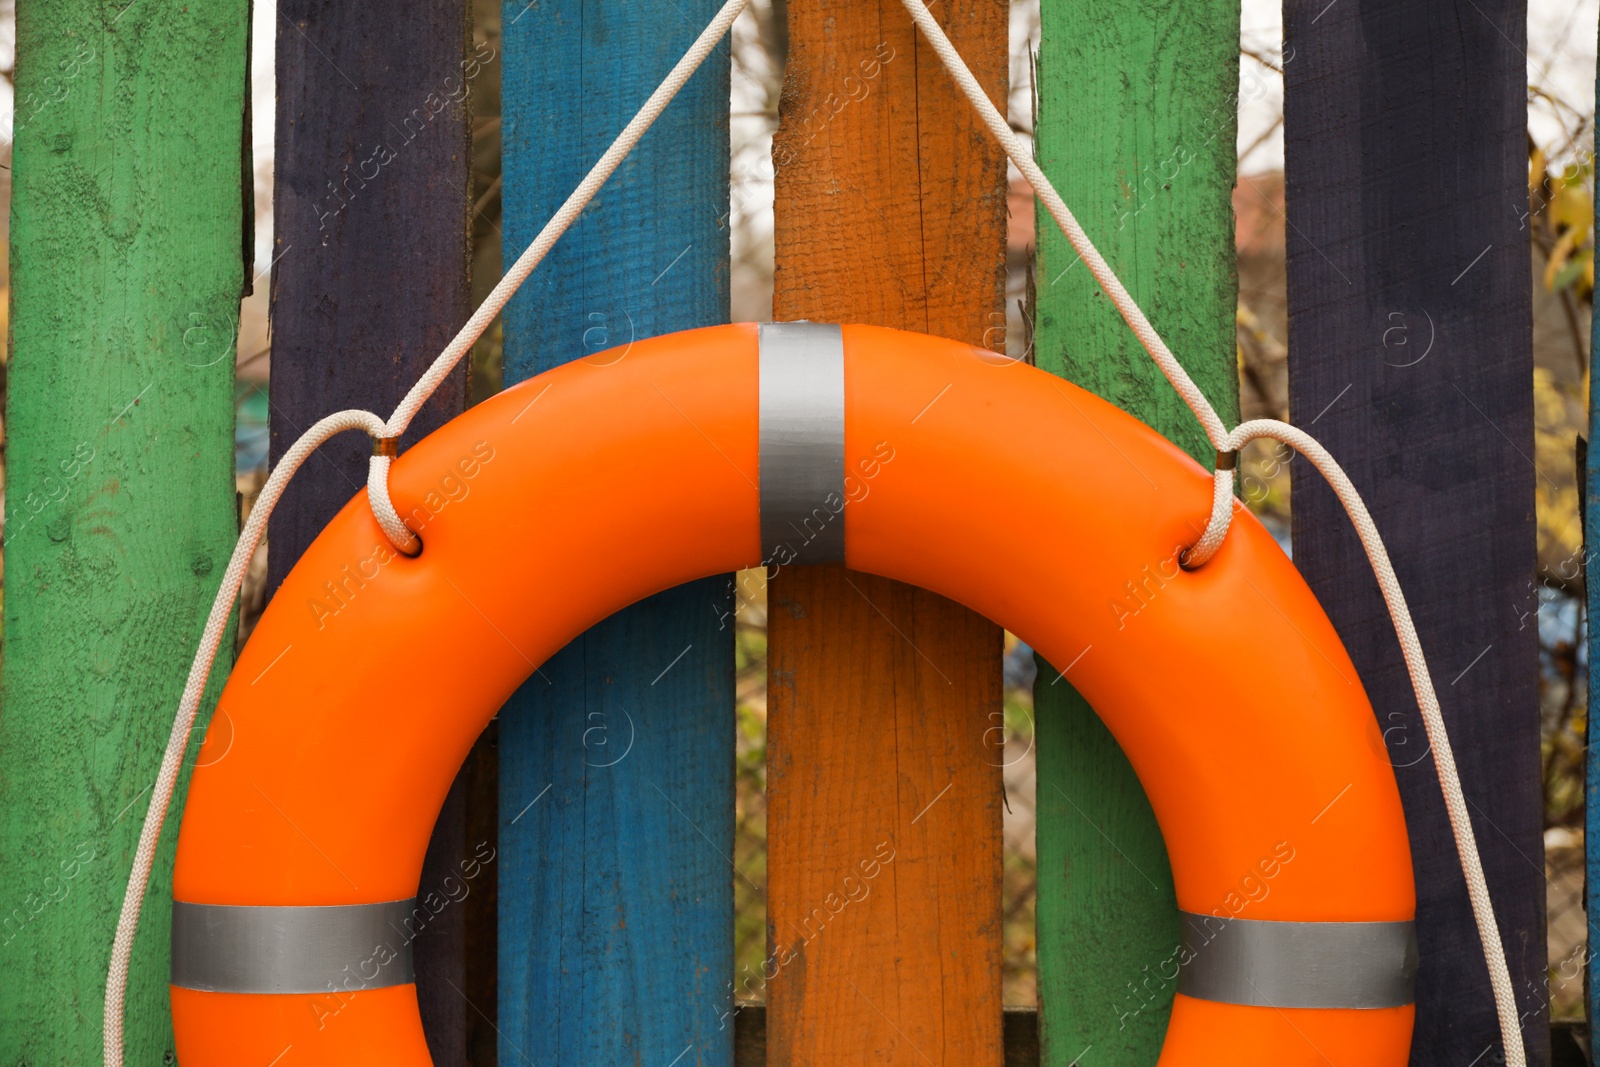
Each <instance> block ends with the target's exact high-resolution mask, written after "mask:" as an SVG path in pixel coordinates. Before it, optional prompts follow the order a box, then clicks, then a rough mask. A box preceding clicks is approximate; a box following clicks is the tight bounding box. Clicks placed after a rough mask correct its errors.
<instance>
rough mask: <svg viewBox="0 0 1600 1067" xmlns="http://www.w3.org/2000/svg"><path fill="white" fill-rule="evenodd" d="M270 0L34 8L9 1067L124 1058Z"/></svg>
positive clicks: (212, 535) (168, 1039)
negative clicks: (257, 39) (256, 26)
mask: <svg viewBox="0 0 1600 1067" xmlns="http://www.w3.org/2000/svg"><path fill="white" fill-rule="evenodd" d="M248 10H249V5H248V4H246V3H244V2H242V0H241V2H238V3H228V2H219V3H209V4H191V5H189V6H187V7H183V6H180V5H170V4H164V3H159V2H150V0H146V2H145V3H143V4H130V5H126V6H124V5H122V4H117V5H111V6H104V5H84V4H75V3H63V2H58V0H41V2H39V3H34V4H28V5H26V6H25V7H24V8H23V9H22V10H20V11H18V13H17V43H18V63H17V82H16V87H17V97H16V99H17V105H16V120H15V121H16V130H15V133H16V145H15V156H14V159H13V163H14V167H15V171H14V175H15V189H14V195H13V198H12V203H11V211H12V234H11V268H12V276H13V280H14V288H13V289H12V293H11V299H12V318H11V335H10V345H11V355H10V365H9V368H8V369H9V375H10V381H9V385H10V396H9V398H8V406H7V411H6V423H7V427H6V428H7V431H8V437H9V441H8V449H7V456H6V459H7V470H6V483H7V484H6V504H7V507H6V524H5V549H6V560H5V562H6V572H7V573H6V579H7V582H6V593H7V594H8V595H7V596H6V603H5V636H6V648H5V654H6V671H5V681H4V711H3V713H0V886H3V887H4V901H3V905H0V975H3V977H0V1061H4V1062H5V1063H7V1064H17V1063H31V1064H68V1063H70V1064H87V1063H98V1062H100V1057H101V1004H102V997H103V995H104V988H105V975H106V963H107V960H108V958H109V955H110V950H111V938H112V933H113V931H114V930H115V928H116V923H117V914H118V910H119V908H120V906H121V903H122V895H123V888H124V886H125V884H126V882H127V878H128V872H129V869H130V868H131V866H132V861H133V853H134V849H135V847H136V845H137V841H138V837H139V830H140V826H141V824H142V822H143V819H144V814H145V808H146V804H147V802H148V798H149V789H150V786H151V784H152V782H153V781H154V779H155V775H156V768H157V766H158V764H159V763H160V761H161V753H162V750H163V748H164V747H165V744H166V737H167V732H168V730H169V729H170V727H171V722H172V714H173V711H174V710H175V708H176V706H177V702H178V696H179V693H180V692H181V691H182V689H183V684H184V679H185V676H186V675H187V673H188V669H189V660H190V658H191V656H192V655H193V649H194V643H195V641H196V639H197V638H198V637H199V634H200V630H201V628H202V626H203V625H204V622H205V617H206V613H207V611H208V610H209V608H210V606H211V599H212V597H213V595H214V594H215V592H216V588H217V584H218V582H219V581H220V580H221V578H222V571H223V568H224V567H225V566H226V564H227V561H228V554H229V551H230V550H231V548H232V546H233V540H234V536H235V533H236V528H237V527H236V523H237V521H238V520H237V516H236V512H235V505H234V484H233V447H232V438H233V363H234V343H233V342H234V336H235V330H236V324H237V321H238V315H239V298H240V294H241V292H242V291H243V290H244V289H245V287H246V285H247V284H248V281H249V274H248V273H247V270H248V267H247V265H246V258H245V257H246V255H247V254H248V253H247V252H246V248H248V241H245V242H244V244H243V245H241V236H242V235H245V234H248V232H249V229H250V221H249V220H248V219H247V218H245V217H244V215H243V205H245V204H246V203H248V196H247V195H241V190H248V188H249V182H250V167H249V160H248V143H247V142H245V141H244V139H243V134H244V131H245V130H246V129H247V124H246V122H245V118H244V116H245V113H246V86H247V81H246V72H247V70H248V57H247V51H248V42H247V19H248ZM241 163H242V164H243V166H241ZM222 666H223V669H222V670H219V671H218V672H217V674H216V678H215V682H216V683H217V684H214V685H213V686H212V690H211V691H212V693H213V694H214V693H215V692H216V690H217V688H218V687H219V685H220V682H221V677H222V675H224V674H226V661H224V663H223V664H222ZM208 709H209V701H208ZM182 804H183V793H182V789H181V788H180V791H179V794H178V796H177V797H176V798H175V800H174V802H173V805H174V808H175V809H181V807H182ZM176 831H177V819H176V818H174V819H171V820H169V821H168V823H167V832H166V834H165V835H164V837H163V845H162V848H161V850H160V852H159V853H158V858H157V860H156V866H155V873H154V876H153V878H152V879H151V883H150V889H149V894H148V897H147V899H146V902H145V910H144V917H143V921H142V923H141V924H140V933H139V937H138V938H137V940H136V941H135V944H134V954H133V967H132V972H131V974H130V976H129V987H128V999H127V1015H126V1020H127V1025H126V1031H127V1045H126V1048H127V1055H128V1062H129V1063H136V1064H159V1063H162V1062H167V1063H170V1062H172V1047H173V1044H172V1033H171V1029H172V1028H171V1022H170V1017H169V1015H168V1005H167V974H168V956H167V926H168V917H169V914H170V900H171V896H172V880H171V864H172V845H173V842H174V841H175V840H176Z"/></svg>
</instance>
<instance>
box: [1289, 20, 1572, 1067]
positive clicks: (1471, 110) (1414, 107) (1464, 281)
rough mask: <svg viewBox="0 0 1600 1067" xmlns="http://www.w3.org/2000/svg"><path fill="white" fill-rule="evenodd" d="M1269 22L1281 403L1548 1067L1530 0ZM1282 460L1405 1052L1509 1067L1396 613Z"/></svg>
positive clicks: (1400, 669) (1402, 685)
mask: <svg viewBox="0 0 1600 1067" xmlns="http://www.w3.org/2000/svg"><path fill="white" fill-rule="evenodd" d="M1285 22H1286V45H1287V48H1286V62H1285V64H1284V69H1285V76H1286V98H1285V133H1286V155H1287V181H1288V218H1289V225H1288V270H1289V314H1290V318H1289V352H1290V363H1289V371H1290V375H1289V381H1290V408H1291V410H1292V411H1293V412H1294V417H1295V421H1296V422H1297V423H1298V424H1299V425H1300V426H1302V427H1304V428H1306V429H1308V430H1310V431H1311V432H1312V433H1314V434H1316V435H1317V436H1318V437H1319V438H1320V439H1321V440H1322V441H1323V442H1324V443H1325V444H1326V445H1327V446H1328V447H1329V448H1330V449H1331V450H1332V452H1333V454H1334V455H1335V457H1337V458H1338V460H1339V462H1340V463H1341V464H1343V465H1344V467H1345V469H1346V470H1348V471H1349V473H1350V476H1351V478H1352V479H1354V481H1355V484H1356V486H1357V487H1358V488H1359V489H1360V490H1361V492H1362V493H1363V495H1364V496H1365V497H1366V500H1367V503H1368V505H1369V506H1370V507H1371V509H1372V512H1373V515H1374V517H1375V518H1376V520H1377V523H1378V526H1379V529H1380V530H1381V531H1382V533H1383V536H1384V538H1385V540H1386V541H1387V543H1388V546H1389V550H1390V552H1391V553H1392V555H1393V557H1394V564H1395V569H1396V570H1397V572H1398V573H1399V576H1400V579H1401V582H1402V583H1403V584H1404V586H1405V589H1406V593H1407V597H1408V600H1409V602H1410V604H1411V609H1412V611H1413V613H1414V615H1415V619H1416V624H1417V629H1418V631H1419V632H1420V634H1421V637H1422V642H1423V646H1424V648H1425V649H1426V651H1427V653H1428V655H1429V657H1430V664H1431V667H1432V670H1433V677H1434V683H1435V685H1436V686H1437V687H1438V689H1439V692H1440V698H1441V700H1442V702H1443V705H1444V714H1445V718H1446V720H1447V722H1448V724H1449V726H1450V729H1451V731H1452V738H1453V742H1454V749H1455V754H1456V760H1457V763H1458V764H1459V766H1460V769H1461V777H1462V784H1463V786H1464V788H1465V791H1466V795H1467V799H1468V801H1469V804H1470V805H1471V811H1472V818H1473V826H1474V829H1475V831H1476V833H1477V838H1478V842H1479V845H1480V848H1481V850H1482V854H1483V862H1484V867H1485V869H1486V870H1487V873H1488V878H1489V885H1490V888H1491V890H1492V891H1493V893H1494V897H1495V903H1496V905H1497V913H1498V915H1499V921H1500V929H1501V933H1502V938H1503V941H1504V943H1505V947H1506V953H1507V955H1508V957H1509V960H1510V966H1511V974H1512V979H1513V982H1514V983H1515V985H1516V989H1517V993H1518V997H1519V999H1520V1001H1521V1006H1522V1008H1523V1011H1524V1014H1523V1023H1524V1027H1525V1033H1526V1036H1527V1044H1528V1049H1529V1063H1530V1064H1536V1065H1541V1067H1542V1065H1545V1064H1548V1063H1549V1062H1550V1041H1549V1032H1548V1024H1547V1021H1546V1019H1547V1014H1548V1013H1547V1007H1546V998H1545V994H1544V986H1545V979H1544V973H1545V966H1546V963H1545V951H1546V949H1545V914H1544V910H1545V885H1544V871H1543V866H1542V864H1543V842H1542V836H1541V831H1542V796H1541V790H1540V758H1539V717H1538V710H1537V709H1538V691H1537V690H1538V675H1537V671H1538V663H1537V647H1536V644H1535V637H1536V635H1535V629H1534V626H1533V625H1532V614H1531V612H1532V611H1533V610H1534V608H1535V606H1536V605H1535V602H1534V594H1533V585H1532V579H1533V576H1534V567H1535V560H1534V536H1535V534H1534V514H1533V498H1534V494H1533V489H1534V479H1535V478H1536V477H1538V474H1537V472H1536V471H1535V469H1534V467H1533V463H1532V460H1531V457H1532V455H1533V413H1532V376H1533V357H1532V338H1531V328H1530V317H1529V316H1530V311H1529V293H1530V284H1531V283H1530V279H1529V250H1528V234H1527V231H1526V229H1524V228H1523V227H1522V225H1521V220H1522V218H1523V217H1524V212H1525V211H1526V205H1527V195H1528V194H1527V152H1526V144H1527V135H1526V124H1527V107H1526V93H1525V82H1526V77H1527V74H1526V66H1527V60H1526V58H1525V56H1524V55H1523V51H1524V48H1525V42H1524V36H1525V34H1524V27H1525V22H1526V5H1525V2H1524V0H1466V2H1460V0H1414V2H1410V3H1404V4H1396V3H1393V2H1391V0H1338V2H1335V3H1331V4H1330V3H1328V2H1327V0H1308V2H1306V3H1298V2H1295V3H1289V4H1286V5H1285ZM1293 471H1294V476H1293V491H1294V549H1295V560H1296V562H1297V563H1298V564H1299V566H1300V569H1301V571H1302V572H1303V573H1304V574H1305V576H1306V578H1307V579H1308V580H1309V581H1310V583H1311V586H1312V588H1313V589H1314V590H1315V591H1316V593H1317V595H1318V596H1319V597H1320V598H1321V600H1322V603H1323V605H1324V606H1325V607H1326V608H1327V610H1328V613H1329V615H1330V616H1331V617H1332V619H1333V622H1334V624H1335V625H1336V626H1337V627H1338V628H1339V632H1340V634H1341V635H1342V636H1343V638H1344V640H1345V643H1346V645H1347V646H1348V647H1349V650H1350V654H1351V656H1352V657H1353V658H1354V660H1355V663H1356V666H1357V668H1358V669H1359V670H1360V672H1361V678H1362V681H1363V682H1364V683H1365V685H1366V687H1367V690H1368V692H1369V693H1370V695H1371V697H1372V701H1373V706H1374V707H1375V708H1376V709H1377V713H1378V717H1379V723H1378V725H1379V727H1380V728H1381V729H1382V730H1383V732H1384V736H1385V737H1386V739H1387V741H1388V750H1389V755H1390V757H1391V760H1392V762H1393V763H1394V764H1395V766H1396V775H1397V777H1398V779H1399V782H1400V790H1401V795H1402V798H1403V799H1404V802H1405V805H1406V819H1407V823H1408V826H1409V828H1410V831H1411V847H1412V854H1413V857H1414V863H1415V867H1416V874H1417V894H1418V904H1417V932H1418V941H1419V943H1420V949H1421V954H1422V958H1421V970H1420V971H1419V973H1418V976H1417V1029H1416V1037H1415V1039H1414V1041H1413V1044H1412V1059H1411V1062H1412V1063H1413V1064H1415V1065H1418V1067H1433V1065H1438V1067H1465V1065H1467V1064H1474V1063H1477V1064H1488V1063H1499V1062H1502V1061H1501V1060H1500V1059H1499V1058H1498V1057H1499V1055H1500V1053H1499V1028H1498V1025H1497V1022H1496V1017H1495V1013H1494V1005H1493V1001H1492V999H1491V995H1490V990H1489V981H1488V973H1487V970H1486V969H1485V966H1484V963H1483V958H1482V950H1481V948H1480V945H1479V942H1478V935H1477V932H1476V929H1475V927H1474V925H1473V920H1472V914H1471V911H1470V907H1469V904H1468V900H1467V895H1466V888H1465V884H1464V881H1463V879H1462V876H1461V871H1460V868H1459V866H1458V862H1457V857H1456V852H1455V844H1454V842H1453V840H1452V838H1451V833H1450V827H1449V824H1448V821H1447V819H1446V817H1445V813H1444V806H1443V802H1442V801H1441V799H1440V795H1439V784H1438V780H1437V778H1436V775H1435V769H1434V762H1433V759H1432V758H1431V756H1430V755H1429V748H1428V742H1427V739H1426V737H1425V736H1424V733H1423V728H1422V724H1421V721H1420V718H1419V716H1418V713H1417V711H1416V702H1415V700H1414V698H1413V696H1412V693H1411V685H1410V682H1409V680H1408V679H1407V676H1406V671H1405V667H1404V665H1403V663H1402V661H1401V657H1400V650H1399V646H1398V644H1397V643H1396V640H1395V637H1394V632H1393V629H1392V628H1391V626H1390V623H1389V620H1388V617H1387V614H1386V613H1385V610H1384V606H1383V602H1382V600H1381V598H1380V596H1379V593H1378V588H1377V584H1376V582H1375V581H1374V580H1373V578H1372V576H1371V572H1370V570H1369V568H1368V565H1367V561H1366V559H1365V557H1364V555H1363V554H1362V551H1361V548H1360V546H1359V544H1358V542H1357V540H1356V537H1355V535H1354V533H1353V532H1352V531H1351V529H1350V524H1349V522H1348V521H1347V520H1346V519H1345V516H1344V514H1343V511H1342V509H1341V508H1340V506H1339V504H1338V503H1337V501H1336V500H1335V499H1334V497H1333V495H1332V494H1331V493H1330V492H1329V491H1328V489H1327V488H1326V486H1325V484H1324V483H1323V481H1322V480H1321V478H1320V477H1319V476H1318V475H1317V474H1316V472H1315V471H1313V470H1312V469H1311V468H1310V466H1309V465H1307V464H1305V463H1304V462H1303V461H1297V462H1295V464H1294V466H1293ZM1260 654H1263V655H1270V654H1271V651H1270V650H1262V651H1261V653H1260ZM1286 696H1287V694H1286Z"/></svg>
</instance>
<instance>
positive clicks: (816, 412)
mask: <svg viewBox="0 0 1600 1067" xmlns="http://www.w3.org/2000/svg"><path fill="white" fill-rule="evenodd" d="M760 378H761V386H760V392H761V415H760V427H761V431H760V432H761V435H760V446H761V551H762V561H763V562H764V563H766V564H767V565H769V566H771V565H773V564H777V565H779V566H783V565H787V564H790V563H827V562H830V561H839V560H843V559H844V332H843V331H842V330H841V329H840V328H839V327H838V326H831V325H827V324H825V323H820V322H770V323H764V324H763V325H762V326H761V356H760Z"/></svg>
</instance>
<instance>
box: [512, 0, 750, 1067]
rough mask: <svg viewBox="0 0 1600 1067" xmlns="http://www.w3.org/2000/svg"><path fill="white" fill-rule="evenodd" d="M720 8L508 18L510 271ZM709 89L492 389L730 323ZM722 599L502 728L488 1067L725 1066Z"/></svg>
mask: <svg viewBox="0 0 1600 1067" xmlns="http://www.w3.org/2000/svg"><path fill="white" fill-rule="evenodd" d="M717 6H718V5H717V4H716V3H715V2H714V0H684V2H678V3H674V4H670V5H663V6H662V7H661V8H660V9H659V10H657V11H656V12H655V13H654V14H653V15H652V16H651V17H649V18H641V17H639V11H638V9H637V6H636V5H634V4H630V3H627V2H624V0H575V2H572V3H562V4H530V3H527V0H507V3H506V5H505V7H504V9H503V14H502V23H503V25H504V27H505V44H506V55H505V68H504V69H505V75H504V80H503V82H502V109H503V114H504V126H503V150H504V158H505V193H504V205H505V248H506V250H507V255H508V257H509V256H511V255H515V254H516V253H517V252H520V251H521V249H522V248H523V247H525V246H526V244H527V243H528V242H529V241H530V240H531V239H532V238H533V236H534V234H535V233H536V232H537V231H538V228H539V227H540V226H542V225H543V224H544V222H545V221H546V220H547V219H548V218H549V217H550V215H551V214H552V213H553V212H554V211H555V209H556V207H557V206H558V205H559V204H560V203H561V201H562V200H564V199H565V198H566V196H567V195H568V193H569V192H571V190H572V188H573V186H575V185H577V183H578V182H579V180H581V178H582V177H583V174H584V173H585V171H587V169H588V168H589V167H590V166H591V165H592V164H593V163H594V161H595V160H596V159H597V158H598V157H599V156H600V154H601V152H603V151H604V150H605V148H606V147H607V146H608V145H609V144H610V143H611V141H612V140H613V138H615V137H616V135H617V133H618V131H620V130H621V129H622V127H623V125H624V124H626V122H627V121H628V119H630V118H631V117H632V116H633V114H634V112H635V111H636V110H637V109H638V107H639V105H640V104H641V103H642V102H643V101H644V100H645V98H646V97H647V96H648V95H649V94H650V92H651V91H652V90H653V89H654V88H655V87H656V85H657V83H658V82H659V81H660V79H661V78H662V77H663V76H664V75H665V74H666V72H667V71H668V70H670V69H671V67H672V65H673V64H674V63H676V62H677V60H678V58H679V57H680V56H681V55H682V54H683V52H684V50H685V49H687V48H688V46H689V44H690V42H692V41H693V40H694V38H695V37H696V36H697V35H698V34H699V32H700V30H701V28H702V27H703V26H704V24H705V23H706V22H708V21H710V19H711V17H712V15H713V14H714V13H715V11H716V9H717ZM729 78H730V67H729V60H728V49H727V45H726V44H724V45H722V46H720V47H719V48H718V49H717V51H716V52H715V53H714V54H713V55H712V56H711V57H709V58H708V59H707V60H706V63H705V65H704V66H703V67H702V68H701V69H700V70H699V71H698V72H697V73H696V74H695V75H694V77H693V78H692V79H691V80H690V82H689V83H688V85H687V86H685V88H684V89H683V91H682V92H681V93H680V95H679V96H678V98H677V99H676V100H675V101H673V103H672V106H671V107H670V108H669V109H668V110H667V111H666V113H665V114H664V115H662V117H661V118H660V119H659V120H658V121H657V123H656V125H655V126H654V128H652V129H651V131H650V132H649V134H648V135H647V136H646V137H645V139H644V140H643V141H642V142H641V144H640V145H639V147H638V149H637V150H636V151H635V152H634V153H633V155H632V156H631V158H629V159H628V160H627V161H626V162H625V163H623V164H622V166H621V167H620V168H619V169H618V171H617V173H616V174H615V175H614V176H613V177H612V179H611V181H610V183H609V184H608V185H607V186H606V188H605V189H604V190H602V191H601V193H600V194H599V196H598V197H597V198H596V200H595V202H594V203H593V204H592V205H591V206H590V208H589V210H588V211H587V212H585V214H584V216H583V218H582V219H580V220H579V222H578V223H577V224H576V225H575V226H574V227H573V229H572V230H571V231H570V232H569V233H568V234H567V235H566V236H565V237H564V238H563V239H562V242H561V243H560V244H559V245H557V246H556V248H555V250H554V252H552V254H551V255H550V258H549V259H547V260H546V261H545V263H544V264H543V265H541V266H540V268H539V270H538V271H537V272H536V273H535V274H534V275H533V276H532V277H531V278H530V279H529V280H528V282H527V284H526V285H525V286H524V287H523V290H522V292H521V293H520V294H519V295H518V296H517V298H516V299H515V300H514V301H513V302H512V304H511V306H510V308H509V309H508V311H507V315H506V346H505V380H506V382H507V384H510V383H512V382H516V381H520V380H522V379H524V378H527V377H529V376H531V375H533V374H536V373H538V372H539V371H542V370H545V369H547V368H549V367H553V366H556V365H558V364H561V363H564V362H567V361H568V360H572V359H578V358H584V357H590V356H594V355H595V354H596V353H598V352H600V351H601V350H605V349H613V348H616V349H619V351H618V352H617V353H613V354H612V355H610V356H607V357H605V358H606V359H611V358H616V359H626V358H627V356H626V346H627V345H628V344H629V343H630V342H631V341H632V340H634V339H636V338H644V337H651V336H655V335H658V334H663V333H669V332H671V331H674V330H682V329H688V328H691V327H696V326H708V325H712V324H715V323H721V322H726V321H727V317H728V231H727V228H726V220H727V214H728V151H729V149H728V92H729ZM537 414H538V409H537V408H534V409H533V411H532V413H531V414H530V416H529V417H537ZM530 508H531V511H530V514H531V515H533V516H535V518H533V519H530V521H538V520H537V515H538V502H537V501H534V502H530ZM640 550H641V551H648V550H649V546H645V545H641V546H640ZM731 588H732V586H731V582H730V581H729V579H728V578H726V577H721V578H713V579H707V580H705V581H701V582H696V583H693V584H691V585H687V586H683V587H680V588H678V589H673V590H669V591H667V592H664V593H661V594H659V595H657V596H655V597H652V598H650V599H649V600H647V601H645V602H644V603H642V604H638V605H635V606H634V607H632V608H629V609H627V610H625V611H622V612H620V613H618V614H617V615H615V616H613V617H612V618H610V619H608V620H606V621H605V622H604V623H602V624H601V625H599V626H597V627H595V628H594V629H593V630H590V631H589V632H588V633H587V634H584V635H583V636H582V637H579V638H578V639H577V640H576V641H574V642H573V643H572V644H571V645H569V646H568V647H567V648H566V649H565V650H564V651H562V652H561V653H559V654H558V655H557V656H555V657H554V658H553V659H552V660H551V661H550V662H549V663H547V664H546V665H544V667H543V668H541V670H540V671H539V672H538V673H537V674H535V675H534V677H533V678H531V679H530V680H529V681H528V683H527V684H526V685H525V686H524V687H523V688H522V690H521V691H520V692H519V694H518V695H517V696H516V697H515V698H513V700H512V701H511V702H510V703H509V704H508V705H507V707H506V709H505V710H504V711H503V712H502V714H501V723H500V726H501V732H500V754H501V779H500V819H501V824H500V841H501V853H502V858H501V863H502V868H501V872H500V929H499V938H500V940H499V957H500V994H499V995H500V1016H499V1027H500V1030H501V1032H502V1037H503V1040H502V1043H501V1045H500V1049H499V1056H500V1062H501V1063H520V1062H524V1061H526V1062H532V1063H541V1064H544V1063H560V1064H566V1065H572V1067H585V1065H588V1067H612V1065H614V1064H620V1063H629V1064H632V1063H641V1064H659V1065H666V1064H670V1063H678V1064H680V1065H682V1067H687V1065H688V1064H691V1063H693V1064H699V1065H705V1067H728V1065H729V1064H731V1062H732V1057H733V1020H732V1017H731V1015H730V1014H729V1009H730V1008H731V1006H732V1004H731V994H732V990H731V979H732V970H733V879H734V878H735V877H736V874H735V872H734V871H733V870H732V869H731V867H730V861H729V857H730V856H731V855H732V853H733V803H734V801H733V744H734V694H733V670H734V666H733V626H732V617H733V616H732V610H733V603H732V597H731ZM528 610H529V611H538V610H540V609H539V605H538V603H537V601H536V600H535V601H530V603H529V604H528Z"/></svg>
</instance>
